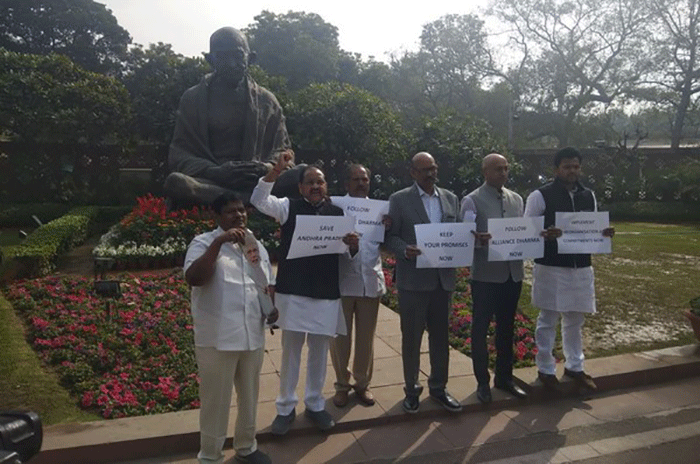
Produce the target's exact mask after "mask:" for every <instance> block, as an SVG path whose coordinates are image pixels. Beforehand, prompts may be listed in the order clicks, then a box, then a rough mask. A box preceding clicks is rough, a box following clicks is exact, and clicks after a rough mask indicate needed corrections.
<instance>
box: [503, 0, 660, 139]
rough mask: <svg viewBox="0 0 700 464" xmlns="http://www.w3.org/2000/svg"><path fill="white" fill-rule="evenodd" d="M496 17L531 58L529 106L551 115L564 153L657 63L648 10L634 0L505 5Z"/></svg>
mask: <svg viewBox="0 0 700 464" xmlns="http://www.w3.org/2000/svg"><path fill="white" fill-rule="evenodd" d="M492 14H494V15H495V16H497V17H498V18H499V19H500V20H501V21H503V22H504V23H505V24H506V25H509V26H511V27H512V29H513V30H512V32H511V34H512V37H513V39H514V41H516V42H518V41H519V43H521V44H522V46H523V47H524V48H523V51H524V52H525V53H527V57H528V58H527V64H526V65H525V66H524V69H523V74H522V76H521V79H520V80H519V81H520V82H521V84H522V86H523V90H522V92H523V97H524V101H523V104H524V105H527V106H529V107H530V108H531V109H532V110H534V111H535V112H537V113H540V114H547V113H549V114H551V115H552V116H553V118H551V119H552V120H553V121H560V124H557V125H556V126H555V127H551V128H550V130H551V132H552V134H551V135H554V136H555V137H556V138H557V139H558V141H559V145H560V146H562V145H566V144H567V143H568V139H569V136H570V134H571V130H572V128H573V125H574V122H575V120H576V118H577V116H578V115H579V114H582V112H585V111H592V110H594V109H595V108H596V105H601V104H602V105H608V104H610V103H612V102H613V101H615V100H616V99H617V98H619V97H621V96H624V95H626V94H628V93H629V92H630V91H631V89H632V87H633V85H634V84H635V83H636V82H637V81H638V79H639V77H640V75H641V74H642V72H643V71H644V69H645V68H646V67H647V66H648V65H649V60H648V58H647V57H646V56H644V53H643V52H642V51H643V50H644V47H643V44H644V34H645V33H646V31H645V29H644V27H645V26H646V23H647V14H646V10H645V9H644V8H643V5H642V4H641V2H636V1H634V0H579V1H576V2H573V1H570V0H550V1H547V2H541V1H539V0H497V1H496V2H495V4H494V6H493V9H492Z"/></svg>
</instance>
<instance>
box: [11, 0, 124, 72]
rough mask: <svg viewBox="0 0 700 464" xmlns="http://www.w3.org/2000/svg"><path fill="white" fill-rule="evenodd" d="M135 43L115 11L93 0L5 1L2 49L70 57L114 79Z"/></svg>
mask: <svg viewBox="0 0 700 464" xmlns="http://www.w3.org/2000/svg"><path fill="white" fill-rule="evenodd" d="M130 43H131V37H130V36H129V33H128V32H127V31H126V30H124V29H123V28H122V27H121V26H119V24H118V23H117V20H116V18H115V17H114V16H113V15H112V12H111V11H110V10H108V9H107V8H106V7H105V6H104V5H103V4H101V3H97V2H94V1H92V0H3V1H2V2H0V47H2V48H5V49H6V50H9V51H13V52H18V53H31V54H37V55H48V54H49V53H58V54H61V55H66V56H67V57H69V58H70V59H71V60H72V61H73V62H74V63H76V64H78V65H80V66H82V67H84V68H85V69H87V70H89V71H94V72H99V73H106V74H116V73H118V71H119V70H120V69H121V63H122V61H123V59H124V57H125V56H126V51H127V46H128V45H129V44H130Z"/></svg>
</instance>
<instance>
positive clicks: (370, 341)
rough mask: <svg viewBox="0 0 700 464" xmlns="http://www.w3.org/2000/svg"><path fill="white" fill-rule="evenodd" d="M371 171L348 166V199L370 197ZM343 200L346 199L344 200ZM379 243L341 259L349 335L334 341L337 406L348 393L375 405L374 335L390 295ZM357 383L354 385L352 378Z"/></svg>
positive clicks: (366, 242)
mask: <svg viewBox="0 0 700 464" xmlns="http://www.w3.org/2000/svg"><path fill="white" fill-rule="evenodd" d="M369 179H370V172H369V170H368V169H367V168H366V167H364V166H362V165H359V164H353V165H350V166H348V168H347V169H346V173H345V190H346V191H347V192H348V194H347V195H346V196H345V198H350V197H353V198H367V195H368V194H369V184H370V181H369ZM341 200H342V198H341ZM379 245H380V243H379V242H375V241H372V240H369V239H367V238H366V237H361V238H360V249H359V251H358V252H357V253H356V254H355V255H352V256H351V255H341V256H340V295H341V300H342V303H343V315H344V317H345V325H346V327H347V332H348V333H347V335H339V336H337V337H336V338H334V339H333V340H332V341H331V361H332V362H333V369H334V370H335V376H336V381H335V396H333V404H335V405H336V406H337V407H340V408H342V407H344V406H346V405H347V404H348V392H349V391H350V390H351V389H354V390H355V394H356V395H357V398H358V399H359V400H360V401H361V402H362V403H364V404H366V405H368V406H372V405H374V395H373V394H372V391H371V390H370V388H369V385H370V382H371V380H372V371H373V365H374V332H375V329H376V328H377V314H378V312H379V298H380V297H381V296H382V295H383V294H384V292H386V284H385V283H384V271H382V259H381V256H380V255H379ZM353 322H354V326H355V357H354V359H353V365H352V371H351V370H350V369H349V367H348V365H349V362H350V352H351V350H352V330H353ZM351 376H352V378H353V379H354V380H355V383H354V385H351V383H350V378H351Z"/></svg>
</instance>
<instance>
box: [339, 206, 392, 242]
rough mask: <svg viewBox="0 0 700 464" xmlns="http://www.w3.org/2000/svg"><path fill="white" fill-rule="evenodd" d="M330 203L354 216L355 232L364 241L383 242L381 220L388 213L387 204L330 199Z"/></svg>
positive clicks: (382, 224)
mask: <svg viewBox="0 0 700 464" xmlns="http://www.w3.org/2000/svg"><path fill="white" fill-rule="evenodd" d="M331 202H332V203H333V204H334V205H336V206H339V207H341V208H343V211H345V214H347V215H349V216H354V217H355V219H356V221H355V231H356V232H357V233H358V234H360V237H362V238H363V239H365V240H369V241H371V242H383V241H384V223H382V219H383V217H384V215H385V214H388V213H389V202H388V201H385V200H371V199H369V198H355V197H350V196H347V197H331Z"/></svg>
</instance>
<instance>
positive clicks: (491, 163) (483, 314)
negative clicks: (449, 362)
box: [461, 153, 527, 403]
mask: <svg viewBox="0 0 700 464" xmlns="http://www.w3.org/2000/svg"><path fill="white" fill-rule="evenodd" d="M481 168H482V173H483V175H484V184H483V185H482V186H481V187H479V188H477V189H476V190H474V191H473V192H471V193H470V194H469V195H467V196H466V197H464V199H463V200H462V205H461V211H462V215H463V218H464V219H465V220H468V221H469V222H471V220H472V219H473V218H474V217H475V218H476V232H475V233H474V235H475V236H476V244H475V249H474V261H473V263H472V268H471V278H472V281H471V287H472V333H471V339H472V346H471V348H472V364H473V366H474V376H475V377H476V380H477V389H476V396H477V398H478V400H479V401H481V402H482V403H490V402H491V386H490V381H491V377H490V375H489V370H488V365H489V355H488V349H487V348H486V333H487V331H488V328H489V325H490V324H491V319H492V318H493V317H494V315H495V316H496V372H495V374H496V375H495V379H494V385H495V387H496V388H498V389H500V390H504V391H506V392H508V393H510V394H511V395H513V396H515V397H517V398H525V397H526V396H527V393H525V391H523V390H522V389H521V388H520V387H519V386H517V385H516V384H515V383H514V382H513V320H514V318H515V310H516V309H517V307H518V300H519V299H520V290H521V288H522V280H523V262H522V260H514V261H489V260H488V246H489V240H490V239H491V235H490V234H489V233H488V220H489V219H491V218H513V217H522V215H523V199H522V197H521V196H520V195H518V194H517V193H515V192H513V191H512V190H508V189H507V188H505V187H504V185H505V183H506V181H507V180H508V168H509V166H508V160H507V159H506V158H505V157H504V156H502V155H499V154H497V153H491V154H490V155H486V156H485V157H484V160H483V162H482V165H481Z"/></svg>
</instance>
